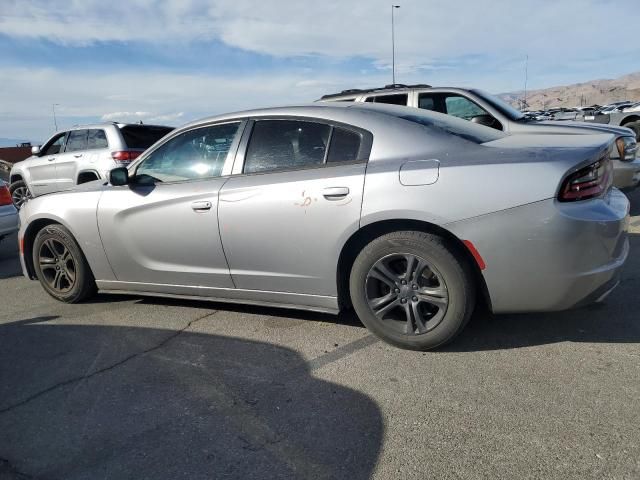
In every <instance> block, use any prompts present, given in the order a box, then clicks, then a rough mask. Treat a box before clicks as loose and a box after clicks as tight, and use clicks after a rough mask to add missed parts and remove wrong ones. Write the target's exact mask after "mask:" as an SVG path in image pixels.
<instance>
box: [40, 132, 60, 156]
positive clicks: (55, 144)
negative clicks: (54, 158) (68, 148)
mask: <svg viewBox="0 0 640 480" xmlns="http://www.w3.org/2000/svg"><path fill="white" fill-rule="evenodd" d="M65 135H66V132H65V133H61V134H60V135H58V136H57V137H55V138H52V139H51V141H50V142H49V144H48V145H45V147H44V148H43V149H42V153H41V154H40V155H41V156H44V155H55V154H56V153H60V151H61V150H62V146H63V145H64V137H65Z"/></svg>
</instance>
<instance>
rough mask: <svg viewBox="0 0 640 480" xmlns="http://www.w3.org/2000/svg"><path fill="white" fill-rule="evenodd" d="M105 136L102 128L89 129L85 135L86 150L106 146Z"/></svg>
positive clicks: (107, 145)
mask: <svg viewBox="0 0 640 480" xmlns="http://www.w3.org/2000/svg"><path fill="white" fill-rule="evenodd" d="M108 147H109V144H108V143H107V136H106V135H105V133H104V130H99V129H91V130H89V134H88V135H87V150H94V149H98V148H108Z"/></svg>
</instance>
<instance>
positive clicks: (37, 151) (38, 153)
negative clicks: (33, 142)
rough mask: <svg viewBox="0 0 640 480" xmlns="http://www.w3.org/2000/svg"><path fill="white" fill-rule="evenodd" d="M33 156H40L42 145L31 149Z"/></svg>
mask: <svg viewBox="0 0 640 480" xmlns="http://www.w3.org/2000/svg"><path fill="white" fill-rule="evenodd" d="M31 155H40V145H38V146H37V147H31Z"/></svg>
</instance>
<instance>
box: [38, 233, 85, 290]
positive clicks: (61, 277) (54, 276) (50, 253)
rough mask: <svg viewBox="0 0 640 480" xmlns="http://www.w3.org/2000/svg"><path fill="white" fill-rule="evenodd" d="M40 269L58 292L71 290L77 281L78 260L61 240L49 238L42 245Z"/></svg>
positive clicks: (50, 285)
mask: <svg viewBox="0 0 640 480" xmlns="http://www.w3.org/2000/svg"><path fill="white" fill-rule="evenodd" d="M39 265H40V271H41V272H42V276H43V277H44V279H45V281H46V282H47V283H48V285H49V287H51V288H52V289H53V290H55V291H56V292H58V293H67V292H69V291H70V290H71V289H72V288H73V286H74V285H75V282H76V271H77V269H76V261H75V259H74V258H73V255H72V254H71V252H70V251H69V249H68V248H67V247H66V245H64V244H63V243H62V242H60V241H59V240H56V239H53V238H49V239H47V240H45V241H44V242H43V243H42V245H41V246H40V252H39Z"/></svg>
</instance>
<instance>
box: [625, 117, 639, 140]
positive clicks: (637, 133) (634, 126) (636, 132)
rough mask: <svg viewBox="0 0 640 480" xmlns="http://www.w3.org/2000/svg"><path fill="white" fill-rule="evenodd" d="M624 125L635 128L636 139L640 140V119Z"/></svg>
mask: <svg viewBox="0 0 640 480" xmlns="http://www.w3.org/2000/svg"><path fill="white" fill-rule="evenodd" d="M623 126H624V127H627V128H630V129H631V130H633V131H634V133H635V134H636V140H637V141H638V142H640V121H636V122H631V123H627V124H625V125H623Z"/></svg>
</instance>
